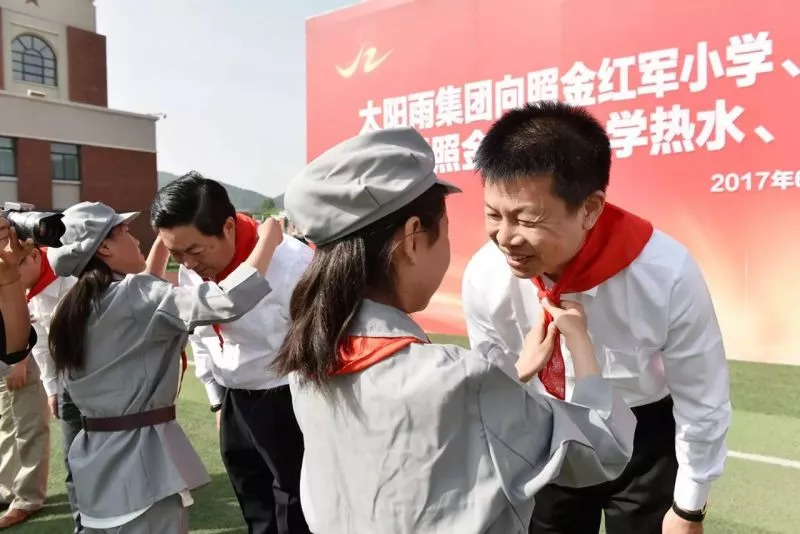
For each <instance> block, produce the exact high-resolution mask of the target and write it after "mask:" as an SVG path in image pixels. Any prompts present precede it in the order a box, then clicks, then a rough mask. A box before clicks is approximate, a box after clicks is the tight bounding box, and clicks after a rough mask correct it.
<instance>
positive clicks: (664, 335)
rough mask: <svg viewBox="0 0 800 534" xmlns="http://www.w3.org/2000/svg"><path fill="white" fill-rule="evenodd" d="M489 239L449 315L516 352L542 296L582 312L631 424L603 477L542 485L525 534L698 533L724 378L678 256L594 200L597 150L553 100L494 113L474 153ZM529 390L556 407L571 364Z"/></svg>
mask: <svg viewBox="0 0 800 534" xmlns="http://www.w3.org/2000/svg"><path fill="white" fill-rule="evenodd" d="M476 165H477V169H478V170H479V172H480V173H481V176H482V179H483V182H484V203H485V207H484V209H485V221H486V231H487V234H488V235H489V238H490V239H491V241H490V242H489V243H487V244H486V245H485V246H483V247H482V248H481V249H480V250H479V251H478V252H477V253H476V254H475V256H474V257H473V258H472V259H471V260H470V262H469V264H468V266H467V268H466V271H465V273H464V280H463V305H464V311H465V316H466V320H467V329H468V334H469V338H470V342H471V343H472V345H473V346H475V345H477V344H478V343H480V342H482V341H491V342H494V343H496V344H498V345H500V346H502V347H503V348H504V349H505V350H506V351H507V352H508V353H510V354H518V353H519V351H520V350H521V348H522V341H523V339H524V336H525V333H527V332H528V331H529V329H530V327H531V325H532V322H533V321H534V319H535V318H536V317H537V314H538V313H540V312H539V309H540V300H541V299H544V298H547V299H549V300H551V301H554V302H556V303H558V301H560V300H561V299H562V298H563V299H564V300H575V301H578V302H580V303H581V304H582V305H583V306H584V308H585V310H586V313H587V317H588V320H589V330H590V334H591V336H592V340H593V343H594V346H595V352H596V355H597V359H598V363H599V364H600V366H601V368H602V369H603V375H604V376H605V377H607V378H609V379H610V380H611V381H612V383H613V385H614V386H615V387H616V388H618V390H619V391H620V392H621V393H622V394H623V396H624V398H625V399H626V401H627V402H628V404H629V405H630V406H631V407H632V409H633V411H634V413H635V414H636V416H637V421H638V426H637V430H636V438H635V443H634V454H633V458H632V459H631V462H630V464H629V466H628V468H627V469H626V471H625V473H623V475H622V476H621V477H620V478H619V479H618V480H616V481H614V482H610V483H607V484H603V485H601V486H594V487H589V488H583V489H578V490H574V489H568V488H563V487H559V486H555V485H551V486H547V487H546V488H545V489H543V490H542V491H541V492H540V493H539V494H537V496H536V505H535V511H534V518H533V521H532V523H531V532H532V533H536V534H544V533H553V534H555V533H558V534H572V533H575V534H590V533H592V532H598V530H599V526H600V520H601V513H603V512H604V513H605V525H606V531H607V532H608V533H609V534H622V533H634V532H635V533H636V534H656V533H659V534H660V533H662V532H663V533H664V534H667V533H669V534H699V533H702V532H703V523H702V521H703V518H704V516H705V505H706V501H707V499H708V494H709V489H710V486H711V482H712V480H714V479H716V478H717V477H719V476H720V475H721V474H722V470H723V466H724V461H725V455H726V446H725V436H726V433H727V430H728V427H729V424H730V402H729V388H728V369H727V361H726V358H725V351H724V348H723V343H722V337H721V334H720V330H719V326H718V324H717V319H716V316H715V312H714V308H713V305H712V302H711V298H710V295H709V292H708V289H707V287H706V284H705V281H704V279H703V275H702V274H701V272H700V269H699V267H698V266H697V264H696V263H695V261H694V260H693V258H692V257H691V255H690V254H689V252H688V251H687V250H686V249H685V248H684V247H683V245H681V244H680V243H678V242H677V241H675V240H674V239H672V238H670V237H669V236H667V235H666V234H664V233H662V232H660V231H658V230H654V229H653V227H652V225H651V224H650V223H649V222H647V221H645V220H643V219H641V218H639V217H636V216H635V215H632V214H630V213H627V212H625V211H623V210H621V209H619V208H617V207H616V206H613V205H612V204H609V203H607V202H606V198H605V191H606V188H607V186H608V181H609V175H610V168H611V150H610V146H609V139H608V136H607V135H606V132H605V131H604V129H603V127H602V125H601V124H600V123H599V122H598V121H597V120H596V119H595V118H594V117H592V116H591V115H590V114H589V113H588V112H586V111H584V110H582V109H580V108H575V107H571V106H568V105H566V104H562V103H555V102H548V103H538V104H532V105H528V106H526V107H524V108H521V109H517V110H513V111H511V112H509V113H507V114H506V115H504V116H503V117H502V118H501V119H500V120H499V121H497V122H496V123H495V124H494V125H493V127H492V128H491V129H490V131H489V132H488V134H487V135H486V137H485V138H484V140H483V142H482V144H481V146H480V148H479V150H478V153H477V156H476ZM538 378H539V379H538V380H536V381H535V382H536V387H537V388H539V389H540V390H542V391H546V392H548V393H550V394H551V395H554V396H558V397H561V398H565V397H566V398H567V399H569V396H570V394H571V388H572V386H573V384H574V373H573V370H572V365H571V360H570V357H569V352H568V350H567V348H566V346H563V345H562V344H560V343H559V344H557V346H556V350H554V353H553V355H552V357H551V359H550V361H549V363H548V365H547V367H546V368H545V369H544V370H543V371H542V372H541V373H540V375H539V377H538Z"/></svg>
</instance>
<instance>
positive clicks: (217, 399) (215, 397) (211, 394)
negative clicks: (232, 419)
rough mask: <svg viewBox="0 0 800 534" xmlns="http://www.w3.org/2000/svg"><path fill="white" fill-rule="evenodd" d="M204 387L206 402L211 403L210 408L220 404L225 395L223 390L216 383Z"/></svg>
mask: <svg viewBox="0 0 800 534" xmlns="http://www.w3.org/2000/svg"><path fill="white" fill-rule="evenodd" d="M205 386H206V395H208V402H210V403H211V406H216V405H217V404H222V397H223V395H224V394H225V389H224V388H223V387H222V386H220V385H219V384H217V383H216V382H208V383H207V384H205Z"/></svg>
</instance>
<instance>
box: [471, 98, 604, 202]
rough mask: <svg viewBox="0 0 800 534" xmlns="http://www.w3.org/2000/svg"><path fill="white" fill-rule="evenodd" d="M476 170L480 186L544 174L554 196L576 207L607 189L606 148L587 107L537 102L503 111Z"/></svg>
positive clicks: (478, 157) (477, 158) (479, 153)
mask: <svg viewBox="0 0 800 534" xmlns="http://www.w3.org/2000/svg"><path fill="white" fill-rule="evenodd" d="M475 167H476V169H477V170H478V171H479V172H480V173H481V176H482V179H483V180H484V183H500V182H504V181H511V180H518V179H521V178H522V179H524V178H527V177H538V176H544V175H549V176H551V177H552V180H553V182H552V192H553V194H554V195H555V196H557V197H558V198H560V199H561V200H563V201H564V202H565V203H566V204H567V207H568V208H570V209H576V208H578V207H579V206H580V205H581V204H582V203H583V202H584V201H585V200H586V199H587V198H588V197H589V195H591V194H592V193H594V192H595V191H605V190H606V188H607V187H608V179H609V175H610V173H611V145H610V143H609V139H608V135H607V134H606V131H605V129H604V128H603V125H602V124H600V122H599V121H598V120H597V119H596V118H594V117H593V116H592V115H591V114H590V113H589V112H588V111H586V109H584V108H581V107H577V106H571V105H569V104H565V103H563V102H550V101H547V102H537V103H533V104H527V105H526V106H524V107H522V108H518V109H513V110H511V111H509V112H507V113H506V114H505V115H503V116H502V117H501V118H500V119H499V120H498V121H497V122H496V123H495V124H494V125H493V126H492V127H491V128H490V129H489V132H488V133H487V134H486V137H484V139H483V141H482V142H481V144H480V147H479V148H478V151H477V154H476V155H475Z"/></svg>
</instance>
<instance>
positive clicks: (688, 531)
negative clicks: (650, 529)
mask: <svg viewBox="0 0 800 534" xmlns="http://www.w3.org/2000/svg"><path fill="white" fill-rule="evenodd" d="M661 532H662V534H703V523H695V522H693V521H686V520H685V519H681V518H680V517H678V516H677V515H676V514H675V512H674V511H673V510H672V508H670V509H669V511H668V512H667V515H665V516H664V523H663V524H662V526H661Z"/></svg>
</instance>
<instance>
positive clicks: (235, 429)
mask: <svg viewBox="0 0 800 534" xmlns="http://www.w3.org/2000/svg"><path fill="white" fill-rule="evenodd" d="M151 222H152V224H153V227H154V228H156V229H157V230H158V232H159V234H160V236H161V238H162V240H163V241H164V243H165V244H166V246H167V248H169V250H170V252H171V254H172V256H173V258H174V259H175V260H176V261H177V262H178V263H180V264H181V268H180V272H179V275H178V282H179V284H180V285H182V286H194V285H198V284H200V283H201V282H202V281H203V280H204V279H212V280H218V279H222V278H224V277H225V276H226V275H227V274H228V273H229V272H230V271H232V270H233V269H235V268H236V267H237V266H238V264H239V263H241V262H242V261H243V260H244V259H246V258H247V256H248V255H249V254H250V251H251V250H252V248H253V246H254V244H255V239H254V238H255V227H256V225H257V223H256V222H255V221H254V220H253V219H252V218H250V217H248V216H246V215H243V214H237V213H236V211H235V209H234V207H233V204H231V202H230V199H229V198H228V194H227V192H226V191H225V188H224V187H223V186H222V185H221V184H219V183H218V182H215V181H213V180H209V179H207V178H204V177H202V176H201V175H199V174H197V173H189V174H188V175H186V176H184V177H182V178H180V179H179V180H176V181H175V182H172V183H171V184H169V185H167V186H165V187H164V188H163V189H161V190H160V191H159V192H158V194H157V195H156V199H155V200H154V201H153V206H152V209H151ZM312 256H313V252H312V250H311V249H310V248H309V247H308V246H306V245H305V244H303V243H301V242H300V241H298V240H297V239H291V238H289V237H288V236H286V238H285V239H284V240H283V242H282V243H281V245H279V246H278V248H277V249H276V251H275V254H274V256H273V257H272V261H271V263H270V266H269V270H268V272H267V275H266V279H267V280H268V281H269V283H270V286H271V287H272V292H271V293H270V294H269V295H268V296H267V297H265V298H264V299H263V300H262V301H261V302H260V303H259V304H258V305H257V306H256V307H255V308H254V309H253V310H251V311H250V312H249V313H247V314H246V315H245V316H244V317H242V318H240V319H238V320H236V321H234V322H232V323H228V324H222V325H214V327H213V328H212V327H203V328H198V329H197V330H196V331H195V332H194V334H193V335H191V336H190V338H189V340H190V342H191V347H192V354H193V357H194V362H195V366H196V369H195V370H196V373H197V376H198V377H199V378H200V380H202V381H203V383H204V384H205V387H206V392H207V393H208V397H209V400H210V402H211V411H212V412H216V413H217V421H218V423H217V424H218V425H219V427H220V449H221V452H222V460H223V462H224V464H225V468H226V470H227V472H228V477H229V478H230V480H231V484H232V485H233V489H234V491H235V493H236V497H237V499H238V501H239V506H240V508H241V510H242V514H243V516H244V519H245V521H246V523H247V525H248V531H249V532H250V533H251V534H267V533H270V534H273V533H278V534H296V533H302V534H306V533H308V532H309V530H308V526H307V525H306V522H305V518H304V517H303V512H302V509H301V507H300V493H299V492H300V468H301V465H302V460H303V451H304V447H303V436H302V433H301V432H300V428H299V426H298V425H297V420H296V419H295V417H294V411H293V408H292V399H291V393H290V392H289V386H288V379H286V378H279V377H277V376H276V375H275V374H274V373H272V372H271V371H270V364H271V363H272V361H273V359H274V357H275V355H276V353H277V351H278V349H279V348H280V346H281V344H282V343H283V339H284V337H285V336H286V333H287V331H288V328H289V301H290V299H291V295H292V291H293V290H294V287H295V285H296V284H297V282H298V280H299V279H300V277H301V276H302V274H303V272H305V269H306V267H307V266H308V264H309V263H310V262H311V258H312Z"/></svg>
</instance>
